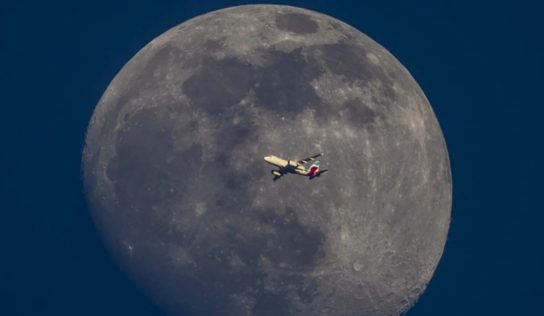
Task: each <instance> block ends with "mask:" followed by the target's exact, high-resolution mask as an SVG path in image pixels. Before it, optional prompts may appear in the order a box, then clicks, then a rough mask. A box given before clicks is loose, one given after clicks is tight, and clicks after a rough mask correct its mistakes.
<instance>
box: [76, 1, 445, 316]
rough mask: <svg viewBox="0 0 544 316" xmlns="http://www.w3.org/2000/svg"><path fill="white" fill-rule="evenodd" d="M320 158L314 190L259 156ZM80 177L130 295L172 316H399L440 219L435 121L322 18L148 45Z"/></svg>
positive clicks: (407, 83)
mask: <svg viewBox="0 0 544 316" xmlns="http://www.w3.org/2000/svg"><path fill="white" fill-rule="evenodd" d="M320 152H323V153H324V156H323V157H321V166H322V168H326V169H328V170H329V171H328V172H327V173H325V174H323V175H322V176H321V177H319V178H315V179H313V180H309V179H308V178H307V177H302V176H298V175H293V174H289V175H286V176H284V177H282V178H281V179H280V180H278V181H275V182H274V181H272V177H273V176H272V175H271V174H270V170H271V166H270V165H268V164H266V163H265V162H264V160H263V157H264V156H267V155H277V156H280V157H283V158H285V159H301V158H305V157H307V156H310V155H313V154H316V153H320ZM83 173H84V182H85V188H86V192H87V197H88V200H89V204H90V208H91V209H92V212H93V216H94V219H95V221H96V225H97V227H98V229H99V231H100V232H101V234H102V235H103V237H104V240H105V241H106V243H107V244H108V245H109V248H110V249H111V251H112V253H113V254H114V256H115V257H116V258H117V260H118V262H119V264H120V265H121V266H122V267H123V269H124V270H126V271H127V273H128V274H129V275H130V276H131V278H132V279H133V280H134V282H135V284H137V286H138V287H140V288H141V289H142V291H144V292H145V293H147V294H148V295H149V296H150V297H151V298H152V299H153V300H155V301H156V302H157V304H158V305H159V306H162V307H163V308H164V310H165V311H167V312H169V313H174V314H176V313H177V314H184V313H185V314H184V315H274V316H280V315H312V316H321V315H373V316H384V315H399V314H402V313H404V312H405V311H407V310H408V309H409V308H410V306H412V305H413V304H414V303H415V301H416V300H417V298H418V297H419V295H420V294H421V293H422V292H423V291H424V289H425V288H426V286H427V284H428V282H429V281H430V279H431V277H432V275H433V272H434V270H435V268H436V266H437V263H438V261H439V259H440V257H441V255H442V252H443V249H444V244H445V241H446V236H447V232H448V227H449V221H450V211H451V177H450V167H449V161H448V155H447V150H446V147H445V142H444V139H443V136H442V132H441V130H440V127H439V125H438V122H437V120H436V117H435V115H434V113H433V111H432V109H431V107H430V105H429V102H428V101H427V99H426V97H425V95H424V94H423V92H422V91H421V89H420V88H419V86H418V84H417V83H416V82H415V80H414V79H413V78H412V77H411V76H410V74H409V73H408V71H407V70H406V69H405V68H404V67H403V66H402V65H401V64H400V63H399V62H398V61H397V60H396V59H395V58H394V57H393V56H392V55H391V54H390V53H389V52H388V51H386V50H385V49H384V48H383V47H381V46H380V45H379V44H377V43H376V42H374V41H373V40H372V39H370V38H369V37H367V36H366V35H364V34H362V33H360V32H359V31H357V30H355V29H354V28H352V27H350V26H349V25H346V24H345V23H343V22H341V21H338V20H336V19H334V18H331V17H328V16H326V15H323V14H319V13H316V12H313V11H308V10H304V9H299V8H294V7H287V6H273V5H252V6H240V7H234V8H228V9H224V10H220V11H216V12H211V13H208V14H205V15H202V16H199V17H196V18H194V19H191V20H189V21H187V22H185V23H183V24H181V25H179V26H177V27H175V28H173V29H171V30H169V31H167V32H166V33H164V34H162V35H160V36H159V37H157V38H156V39H154V40H153V41H152V42H150V43H149V44H148V45H147V46H145V47H144V48H143V49H142V50H141V51H140V52H138V53H137V54H136V55H135V56H134V57H133V58H132V59H131V60H130V61H129V62H128V63H127V64H126V65H125V66H124V67H123V69H122V70H121V71H120V72H119V74H118V75H117V76H116V77H115V78H114V80H113V81H112V82H111V84H110V85H109V87H108V88H107V90H106V92H105V93H104V95H103V96H102V98H101V100H100V102H99V104H98V105H97V107H96V110H95V112H94V114H93V117H92V120H91V122H90V125H89V128H88V133H87V138H86V146H85V149H84V153H83Z"/></svg>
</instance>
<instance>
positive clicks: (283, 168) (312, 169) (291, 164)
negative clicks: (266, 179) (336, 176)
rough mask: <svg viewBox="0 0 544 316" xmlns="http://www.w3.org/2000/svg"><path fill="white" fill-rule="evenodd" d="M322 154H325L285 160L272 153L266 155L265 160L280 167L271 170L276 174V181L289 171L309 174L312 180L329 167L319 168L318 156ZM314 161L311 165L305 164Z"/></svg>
mask: <svg viewBox="0 0 544 316" xmlns="http://www.w3.org/2000/svg"><path fill="white" fill-rule="evenodd" d="M321 156H323V153H321V154H317V155H313V156H311V157H308V158H304V159H301V160H285V159H282V158H279V157H277V156H274V155H270V156H266V157H264V161H266V162H268V163H269V164H271V165H273V166H275V167H278V168H279V169H278V170H271V173H272V174H273V175H274V179H272V180H274V181H276V180H278V179H279V178H281V177H282V176H283V175H285V174H287V173H294V174H299V175H302V176H307V177H309V178H310V180H312V179H313V178H315V177H319V176H320V175H321V174H322V173H325V172H327V169H323V170H319V160H316V158H317V157H321ZM314 160H315V161H314ZM312 161H314V163H312V164H311V165H310V166H307V167H306V166H304V165H306V164H307V163H309V162H312Z"/></svg>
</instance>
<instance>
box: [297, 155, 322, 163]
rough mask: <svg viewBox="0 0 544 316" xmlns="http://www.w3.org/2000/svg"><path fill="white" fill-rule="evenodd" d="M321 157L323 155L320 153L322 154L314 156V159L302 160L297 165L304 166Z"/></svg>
mask: <svg viewBox="0 0 544 316" xmlns="http://www.w3.org/2000/svg"><path fill="white" fill-rule="evenodd" d="M321 156H323V153H320V154H317V155H313V156H312V157H308V158H304V159H300V160H298V161H297V163H298V164H299V165H304V164H307V163H309V162H310V161H313V160H315V159H316V158H317V157H321Z"/></svg>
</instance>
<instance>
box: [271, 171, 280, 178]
mask: <svg viewBox="0 0 544 316" xmlns="http://www.w3.org/2000/svg"><path fill="white" fill-rule="evenodd" d="M272 174H273V175H275V176H276V177H281V172H279V171H277V170H272Z"/></svg>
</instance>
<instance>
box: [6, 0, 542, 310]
mask: <svg viewBox="0 0 544 316" xmlns="http://www.w3.org/2000/svg"><path fill="white" fill-rule="evenodd" d="M438 2H440V3H438ZM523 2H526V3H523ZM241 3H246V2H239V1H223V2H221V3H219V1H204V0H200V1H182V0H177V1H170V0H168V1H167V0H163V1H138V0H133V1H101V0H95V1H89V2H88V4H83V3H80V1H26V2H25V1H20V2H19V3H18V4H13V3H11V4H7V5H6V4H3V5H2V8H1V9H0V30H1V33H0V34H1V35H2V36H1V42H0V43H1V44H0V56H1V61H2V63H1V64H2V68H1V74H2V79H1V80H2V85H1V87H2V88H1V89H2V90H1V91H2V96H3V97H2V102H1V108H0V109H1V115H0V117H1V124H0V128H1V130H0V135H1V139H2V152H1V155H0V159H1V160H0V161H1V166H2V168H1V173H0V179H1V181H0V184H1V191H0V192H2V193H1V194H2V204H1V205H2V206H1V211H2V217H1V218H2V226H3V228H2V229H1V232H0V234H1V235H0V237H1V240H2V248H1V252H0V254H1V255H0V267H1V269H0V291H1V292H0V314H1V315H111V314H123V315H125V314H130V315H159V314H160V312H159V310H158V309H157V308H156V307H155V306H154V305H153V304H152V303H151V302H149V301H148V300H146V298H145V297H144V296H143V295H141V294H140V293H139V292H138V290H137V289H136V288H135V287H134V286H133V285H132V283H131V282H130V281H129V280H128V279H127V278H126V277H125V276H124V274H123V273H122V272H121V270H120V268H119V267H118V266H117V265H116V264H115V262H114V261H113V260H112V259H111V258H110V257H109V255H108V254H107V251H106V250H105V247H104V246H103V244H102V243H101V241H100V239H99V237H98V236H97V234H96V232H95V230H94V226H93V223H92V221H91V217H90V214H89V211H88V209H87V206H86V203H85V199H84V195H83V190H82V182H81V176H80V160H81V149H82V147H83V141H84V135H85V129H86V125H87V123H88V120H89V118H90V116H91V114H92V111H93V108H94V106H95V105H96V103H97V101H98V100H99V98H100V96H101V95H102V93H103V92H104V90H105V88H106V87H107V85H108V84H109V82H110V81H111V79H112V78H113V77H114V75H115V74H116V73H117V72H118V71H119V70H120V69H121V67H122V66H123V65H124V64H125V63H126V62H127V61H128V60H129V59H130V58H131V57H132V56H133V55H134V54H135V53H136V52H137V51H138V50H139V49H140V48H142V47H143V46H144V45H145V44H147V43H148V42H149V41H150V40H151V39H153V38H154V37H156V36H158V35H159V34H161V33H163V32H164V31H166V30H167V29H169V28H170V27H173V26H175V25H177V24H179V23H181V22H183V21H185V20H187V19H189V18H191V17H194V16H196V15H199V14H202V13H205V12H208V11H211V10H214V9H219V8H223V7H228V6H232V5H236V4H241ZM271 3H280V2H274V1H273V2H271ZM281 3H284V4H290V5H295V6H301V7H305V8H308V9H313V10H316V11H319V12H322V13H325V14H328V15H331V16H333V17H336V18H338V19H340V20H343V21H344V22H346V23H348V24H350V25H352V26H354V27H356V28H357V29H359V30H361V31H363V32H364V33H366V34H367V35H369V36H370V37H372V38H373V39H375V40H376V41H377V42H379V43H380V44H382V45H383V46H385V47H386V48H387V49H388V50H389V51H390V52H392V53H393V54H394V55H395V56H396V57H397V58H398V59H399V60H400V61H401V62H402V63H403V64H404V65H405V66H406V67H407V68H408V70H409V71H410V72H411V73H412V75H413V76H414V77H415V79H416V80H417V81H418V83H419V84H420V85H421V87H422V88H423V90H424V92H425V94H426V95H427V97H428V98H429V100H430V102H431V104H432V106H433V109H434V111H435V113H436V115H437V117H438V120H439V122H440V124H441V127H442V129H443V132H444V135H445V138H446V141H447V144H448V149H449V153H450V160H451V165H452V173H453V184H454V187H453V193H454V194H453V197H454V200H453V211H452V224H451V228H450V235H449V239H448V242H447V245H446V249H445V253H444V256H443V257H442V260H441V262H440V264H439V267H438V269H437V271H436V274H435V276H434V278H433V279H432V281H431V283H430V285H429V287H428V289H427V291H426V292H425V293H424V294H423V296H422V297H421V299H420V301H419V302H418V303H417V304H416V305H415V307H414V308H413V309H412V310H411V311H410V312H409V313H408V315H409V316H423V315H442V316H448V315H537V314H541V313H542V311H541V310H540V306H541V304H540V300H541V296H542V295H543V294H544V291H543V290H542V288H541V285H542V284H544V283H543V282H544V277H543V273H542V271H541V269H542V268H543V267H544V261H543V259H542V258H543V256H542V254H541V252H542V250H543V249H544V246H543V245H542V242H543V241H544V238H543V237H542V231H543V230H542V226H543V225H544V224H543V222H544V207H542V196H543V194H542V193H541V192H540V191H541V190H542V188H543V185H542V175H543V173H542V170H541V163H542V161H543V160H542V146H543V145H544V141H542V136H544V133H542V131H541V125H542V114H544V109H543V106H544V102H543V101H542V98H541V95H542V91H543V90H544V87H543V83H544V80H543V76H544V75H543V70H544V65H543V56H544V55H543V53H544V50H543V49H542V48H543V47H542V46H543V45H544V41H543V39H544V23H543V22H541V21H542V20H543V16H542V15H543V12H544V10H543V8H542V7H538V6H537V5H535V4H529V1H447V2H446V1H384V0H380V1H378V0H376V1H284V2H281ZM531 3H537V1H532V2H531Z"/></svg>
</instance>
